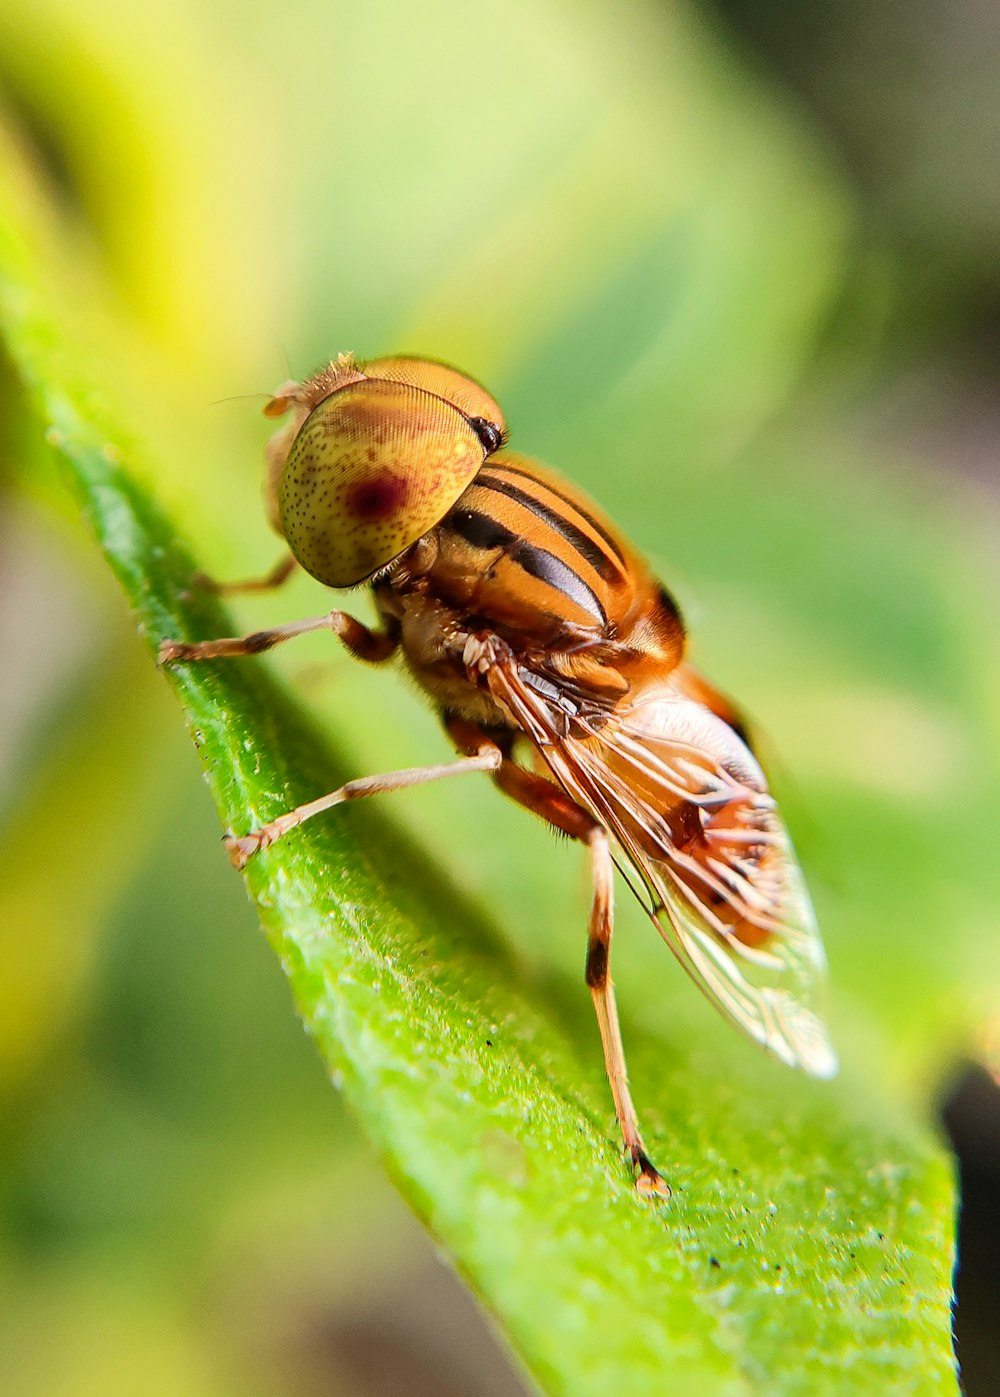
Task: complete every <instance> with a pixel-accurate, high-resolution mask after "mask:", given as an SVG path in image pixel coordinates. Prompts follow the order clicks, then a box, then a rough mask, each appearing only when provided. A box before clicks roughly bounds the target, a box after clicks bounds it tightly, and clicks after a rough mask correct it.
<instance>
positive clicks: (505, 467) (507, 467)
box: [476, 461, 628, 568]
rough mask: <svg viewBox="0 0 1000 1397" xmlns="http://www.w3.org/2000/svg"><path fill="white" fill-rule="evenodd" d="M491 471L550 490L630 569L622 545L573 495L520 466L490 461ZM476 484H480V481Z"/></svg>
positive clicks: (506, 462)
mask: <svg viewBox="0 0 1000 1397" xmlns="http://www.w3.org/2000/svg"><path fill="white" fill-rule="evenodd" d="M489 469H490V470H491V471H505V472H506V473H507V474H508V475H520V476H523V477H524V479H525V480H533V481H534V482H535V484H536V485H540V486H541V487H542V489H543V490H548V491H549V492H550V493H551V494H553V495H555V497H556V499H559V500H562V501H563V503H564V504H568V505H570V506H571V507H572V508H573V509H575V510H576V512H577V514H579V516H580V518H581V519H583V520H585V521H586V522H587V523H588V524H589V525H590V527H591V528H592V529H593V530H594V532H595V533H596V534H600V536H601V538H603V540H604V542H605V543H606V544H607V545H608V547H609V548H610V549H611V551H612V553H613V554H614V555H615V557H616V558H617V559H618V560H619V561H620V562H621V564H622V567H625V568H627V567H628V560H627V558H626V557H625V554H624V553H623V552H622V550H621V544H620V543H619V542H618V540H617V539H616V538H615V536H614V534H612V533H610V532H609V531H608V529H607V528H606V527H605V525H604V524H602V523H601V521H600V520H599V519H595V518H594V516H593V515H592V514H591V513H590V511H589V510H587V509H585V508H584V506H583V505H582V504H580V502H579V501H578V500H575V499H574V498H573V496H572V495H567V494H565V493H564V492H563V491H562V490H559V489H557V488H556V486H555V485H552V484H551V483H550V482H549V481H548V480H543V479H542V478H541V477H540V476H537V475H532V473H531V471H526V470H522V468H521V467H520V466H512V465H511V464H510V463H509V462H508V461H490V462H489ZM476 483H477V484H478V483H479V482H478V480H477V482H476Z"/></svg>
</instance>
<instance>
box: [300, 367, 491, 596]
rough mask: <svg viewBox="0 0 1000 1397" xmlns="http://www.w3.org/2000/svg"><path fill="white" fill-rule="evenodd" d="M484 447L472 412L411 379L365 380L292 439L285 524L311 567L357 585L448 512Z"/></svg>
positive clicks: (335, 582)
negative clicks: (471, 418) (412, 381)
mask: <svg viewBox="0 0 1000 1397" xmlns="http://www.w3.org/2000/svg"><path fill="white" fill-rule="evenodd" d="M485 456H486V448H485V447H484V445H483V442H482V441H481V439H480V437H479V434H478V433H477V432H476V430H475V428H474V427H473V426H472V425H471V423H470V422H469V420H468V418H467V417H466V415H465V414H464V413H463V412H462V411H460V410H459V408H457V407H455V406H453V405H452V404H451V403H450V402H445V401H444V400H443V399H442V398H440V397H437V396H436V395H435V394H433V393H429V392H427V391H425V390H424V389H422V388H417V387H414V386H413V385H412V384H408V383H400V382H390V381H389V380H386V379H377V378H366V379H362V380H361V381H359V382H356V383H351V384H348V385H347V386H346V387H344V388H341V389H339V390H338V391H336V392H334V393H332V394H331V395H330V396H329V397H328V398H325V399H324V400H323V402H321V403H320V404H319V405H318V406H317V407H316V408H315V409H314V410H313V411H312V412H311V413H310V415H309V416H308V417H307V418H306V420H305V422H304V423H303V425H302V428H301V430H300V431H299V433H298V435H297V436H296V438H295V440H294V442H293V443H292V446H291V450H290V451H289V453H288V459H287V462H286V463H285V468H284V471H283V473H282V478H281V487H280V509H281V526H282V531H283V533H284V535H285V538H286V539H287V540H288V546H289V547H290V548H291V550H292V552H293V553H294V555H295V557H296V558H297V559H298V560H299V562H300V563H301V564H302V566H303V567H304V568H305V570H306V571H307V572H309V573H311V574H312V575H313V577H315V578H317V579H318V580H319V581H320V582H324V583H326V585H327V586H328V587H352V586H354V585H355V584H356V583H358V582H363V581H364V580H365V579H366V578H368V577H370V576H371V575H372V573H374V572H377V571H378V569H379V568H381V567H385V565H386V564H387V563H390V562H392V561H393V559H394V558H398V557H399V555H400V554H401V553H403V552H405V550H406V549H407V548H409V547H410V545H411V544H413V543H416V541H417V539H418V538H420V537H421V535H422V534H425V533H426V532H427V530H428V529H431V528H433V527H434V525H435V524H437V523H438V522H439V521H440V520H441V519H443V518H444V516H445V514H447V512H448V510H449V509H450V508H451V506H452V505H453V504H454V503H455V501H456V500H457V499H458V497H459V495H461V493H462V492H463V490H465V488H466V486H467V485H468V484H469V483H470V482H471V481H472V479H473V477H474V476H475V474H476V472H477V471H478V470H479V468H480V467H481V466H482V464H483V461H484V459H485Z"/></svg>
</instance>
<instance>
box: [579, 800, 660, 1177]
mask: <svg viewBox="0 0 1000 1397" xmlns="http://www.w3.org/2000/svg"><path fill="white" fill-rule="evenodd" d="M587 845H588V848H589V850H590V867H591V872H592V874H593V878H594V902H593V906H592V908H591V912H590V927H589V932H590V936H589V940H588V942H587V985H588V986H589V988H590V993H591V997H592V998H593V1001H594V1009H595V1010H596V1012H597V1023H598V1026H599V1028H600V1030H601V1043H602V1045H603V1047H604V1065H605V1068H606V1069H607V1073H608V1081H609V1082H610V1083H611V1095H612V1096H613V1097H614V1101H615V1114H616V1115H617V1117H618V1124H619V1125H620V1126H621V1132H622V1137H623V1138H624V1141H625V1148H626V1149H627V1150H628V1152H629V1156H630V1158H631V1160H632V1168H633V1171H634V1173H635V1186H636V1188H637V1189H638V1191H639V1192H640V1193H641V1194H644V1195H646V1196H647V1197H652V1196H654V1195H655V1196H658V1197H660V1198H669V1197H670V1185H669V1184H668V1183H667V1182H666V1180H665V1179H663V1178H662V1177H661V1176H660V1174H659V1173H658V1172H657V1170H656V1169H654V1167H653V1164H652V1162H651V1160H650V1158H649V1155H648V1154H647V1153H646V1146H645V1144H644V1143H643V1139H642V1135H641V1134H640V1131H639V1120H638V1117H637V1115H636V1112H635V1106H634V1105H633V1102H632V1094H631V1092H630V1091H629V1089H628V1070H627V1068H626V1065H625V1048H624V1045H623V1044H622V1033H621V1027H620V1025H619V1023H618V1006H617V1004H616V1003H615V991H614V986H613V985H612V983H611V973H610V971H611V933H612V930H613V927H614V864H613V863H612V861H611V847H610V845H609V844H608V836H607V833H606V831H605V830H603V829H602V828H601V827H600V826H599V825H596V826H595V827H594V829H593V830H592V831H591V834H590V837H589V839H588V840H587Z"/></svg>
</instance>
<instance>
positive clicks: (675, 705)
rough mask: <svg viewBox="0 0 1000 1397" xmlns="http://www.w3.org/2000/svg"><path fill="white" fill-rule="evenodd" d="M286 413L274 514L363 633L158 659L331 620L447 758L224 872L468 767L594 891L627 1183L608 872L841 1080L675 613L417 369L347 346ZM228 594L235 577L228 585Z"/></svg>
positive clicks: (744, 1014) (779, 889) (729, 746)
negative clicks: (572, 863)
mask: <svg viewBox="0 0 1000 1397" xmlns="http://www.w3.org/2000/svg"><path fill="white" fill-rule="evenodd" d="M264 412H265V414H266V415H267V416H269V417H282V416H287V415H289V414H290V418H289V421H288V423H287V425H285V426H284V427H282V428H281V429H280V430H279V431H278V432H277V433H276V434H275V435H274V436H273V437H272V439H271V440H270V442H269V443H268V445H267V448H266V452H265V454H266V462H267V469H266V497H267V510H268V516H269V519H270V522H271V524H272V525H273V527H274V528H275V529H276V531H277V532H278V533H279V534H280V535H281V536H282V537H283V538H284V539H285V540H286V542H287V544H288V548H289V550H290V555H289V556H288V557H287V559H286V560H285V561H284V562H283V563H282V564H281V565H280V566H279V567H278V568H276V569H275V570H274V571H273V572H272V573H271V574H270V575H269V576H268V577H267V578H262V579H260V580H259V581H258V582H256V583H250V584H244V586H245V587H260V586H267V585H276V584H277V583H278V582H280V581H281V580H283V578H284V577H286V576H287V575H288V574H289V573H290V572H291V571H292V569H293V568H294V567H295V565H296V563H298V564H299V565H301V566H302V567H303V568H304V569H305V570H306V572H308V573H310V574H312V576H313V577H315V578H316V579H318V581H320V582H322V583H324V584H325V585H326V586H328V587H334V588H347V587H354V586H357V585H359V584H361V583H367V584H368V585H369V586H370V587H371V588H372V592H373V594H374V598H375V603H376V606H377V609H378V613H379V616H380V625H379V627H378V628H377V629H371V628H369V627H368V626H365V625H363V624H362V623H361V622H360V621H357V620H355V618H354V617H352V616H350V615H348V614H347V613H346V612H344V611H340V610H334V611H331V612H329V613H328V614H327V615H325V616H319V617H316V618H313V619H310V620H304V621H297V622H293V623H291V624H289V625H284V626H278V627H275V628H274V629H273V630H266V631H258V632H256V633H254V634H251V635H246V636H243V637H240V638H231V639H222V640H208V641H203V642H200V643H188V642H184V641H178V640H165V641H163V643H162V645H161V647H160V658H161V661H163V662H164V663H176V662H178V661H186V660H209V659H215V658H218V657H222V656H230V655H256V654H259V653H260V652H261V651H263V650H268V649H270V648H271V647H272V646H274V645H277V644H280V643H281V642H283V641H286V640H289V639H291V638H292V637H293V636H297V635H302V634H304V633H305V632H307V631H317V630H328V631H332V632H333V634H334V635H335V636H337V637H339V639H340V640H341V642H342V643H343V644H344V645H345V646H346V647H347V649H348V650H349V651H350V652H351V653H352V654H353V655H355V656H356V657H357V658H359V659H362V660H367V661H370V662H373V663H382V662H384V661H386V660H388V659H389V658H390V656H392V655H393V654H394V653H395V652H396V651H397V650H399V651H401V652H402V656H403V659H404V661H405V662H406V664H407V666H408V667H409V669H410V671H411V673H412V674H413V676H414V677H415V678H416V680H417V681H418V682H419V683H420V685H421V686H422V687H423V688H424V689H425V690H426V691H427V693H428V694H429V696H430V698H431V700H432V701H433V703H434V705H435V706H436V708H437V709H438V711H439V713H440V715H441V719H442V721H443V724H444V727H445V729H446V731H447V733H448V736H449V737H450V739H451V740H452V742H453V743H454V744H455V747H456V748H457V750H458V752H459V753H460V754H461V756H460V757H459V759H458V760H457V761H454V762H450V763H445V764H442V765H438V766H428V767H420V768H414V769H412V770H408V771H398V772H393V773H390V774H388V775H383V776H368V777H362V778H361V779H359V780H354V781H350V782H348V784H347V785H346V786H343V787H341V789H339V790H337V791H333V792H331V793H330V794H328V795H322V796H320V797H319V798H318V799H316V800H312V801H310V802H309V803H308V804H305V805H301V806H299V807H298V808H296V809H294V810H289V811H288V812H286V813H285V814H283V815H279V816H278V817H277V819H274V820H271V821H270V822H269V823H268V824H266V825H263V826H261V827H260V828H259V829H254V830H251V831H250V832H249V833H248V834H245V835H242V836H238V837H237V836H235V835H229V836H227V838H226V845H227V848H228V850H229V853H230V857H231V859H232V861H233V863H234V864H235V865H236V867H238V868H242V867H243V866H244V865H245V864H246V862H247V860H248V859H250V858H251V857H253V856H254V855H255V854H257V853H258V852H259V851H260V850H262V849H266V848H267V847H268V846H269V845H271V844H273V843H274V841H275V840H276V839H279V838H281V837H282V836H283V835H285V834H287V833H288V832H289V831H290V830H292V829H294V828H295V827H296V826H297V825H300V824H301V823H302V822H303V821H304V820H308V819H311V818H312V817H313V816H314V815H318V814H320V813H321V812H322V811H325V810H328V809H330V807H331V806H334V805H338V804H340V803H341V802H343V801H346V800H353V799H357V798H358V797H361V796H370V795H376V794H378V793H380V792H383V791H390V790H398V789H400V788H402V787H405V786H415V785H418V784H421V783H423V782H427V781H436V780H439V779H441V778H443V777H446V776H452V775H457V774H460V773H463V772H488V773H489V774H490V776H491V777H492V779H493V781H494V782H495V783H496V785H497V786H498V787H499V788H500V790H502V791H504V792H505V793H506V794H507V795H508V796H510V797H512V798H513V799H514V800H515V801H517V802H518V803H519V804H520V805H523V806H525V807H526V808H527V809H528V810H531V811H533V812H534V813H535V814H536V815H539V816H541V818H542V819H543V820H546V821H547V822H548V823H549V824H550V825H552V826H554V827H555V829H556V830H559V831H561V832H562V833H564V834H567V835H570V836H571V837H572V838H574V839H578V840H579V841H580V842H581V843H583V844H584V845H585V846H586V848H587V850H588V853H589V858H590V868H591V873H592V878H593V889H594V892H593V904H592V909H591V913H590V924H589V939H588V945H587V958H586V981H587V984H588V986H589V988H590V992H591V995H592V996H593V1001H594V1007H595V1009H596V1011H597V1020H598V1024H599V1027H600V1033H601V1041H602V1044H603V1048H604V1061H605V1066H606V1069H607V1074H608V1080H609V1082H610V1085H611V1093H612V1096H613V1098H614V1105H615V1112H616V1115H617V1117H618V1123H619V1125H620V1127H621V1132H622V1136H623V1139H624V1144H625V1148H626V1150H627V1152H628V1154H629V1157H630V1159H631V1163H632V1171H633V1177H634V1179H635V1183H636V1187H637V1188H638V1190H639V1191H640V1192H641V1193H643V1194H646V1195H650V1196H655V1195H659V1196H661V1197H667V1196H669V1193H670V1190H669V1187H668V1186H667V1184H666V1183H665V1182H664V1180H663V1179H662V1177H661V1176H660V1174H659V1173H658V1172H657V1170H656V1169H655V1168H654V1166H653V1164H652V1162H651V1161H650V1158H649V1156H648V1154H647V1151H646V1146H645V1144H644V1142H643V1138H642V1135H641V1133H640V1130H639V1123H638V1119H637V1116H636V1111H635V1107H634V1105H633V1103H632V1098H631V1095H630V1093H629V1088H628V1081H627V1075H626V1067H625V1054H624V1049H623V1046H622V1039H621V1032H620V1029H619V1024H618V1013H617V1009H616V1005H615V997H614V992H613V988H612V984H611V978H610V973H609V968H610V950H611V934H612V916H613V912H612V908H613V873H614V865H615V861H616V859H617V860H620V859H624V860H625V861H626V862H627V864H629V865H631V867H632V868H633V869H634V870H635V871H636V872H637V873H638V875H639V878H640V880H641V884H642V890H643V893H644V898H643V901H644V905H645V906H646V910H647V912H648V914H649V916H650V917H651V918H652V920H653V922H654V923H655V924H656V926H657V928H658V930H659V931H660V933H661V934H662V936H663V938H664V940H665V941H666V942H667V945H668V946H669V947H670V949H671V950H672V951H673V953H674V955H675V956H676V957H677V959H678V960H679V961H680V963H681V965H682V966H683V968H684V969H685V970H686V971H687V973H688V974H689V975H690V976H691V978H692V979H693V980H694V981H695V982H696V984H698V985H699V986H700V988H701V989H702V990H704V992H705V993H706V994H707V995H708V997H709V999H711V1000H712V1002H713V1003H714V1004H715V1005H716V1007H717V1008H718V1009H720V1010H721V1011H722V1013H723V1014H725V1015H726V1016H727V1017H728V1018H729V1019H731V1020H732V1021H733V1022H734V1023H735V1024H737V1025H738V1026H739V1027H740V1028H741V1029H743V1030H744V1031H745V1032H746V1033H748V1034H749V1035H750V1037H751V1038H754V1039H756V1040H757V1042H759V1043H761V1044H763V1045H764V1046H765V1047H766V1048H768V1049H770V1050H771V1051H772V1052H773V1053H774V1054H775V1055H776V1056H777V1057H779V1058H781V1059H782V1060H783V1061H784V1062H786V1063H788V1064H790V1065H793V1066H798V1067H801V1068H804V1069H805V1070H806V1071H807V1072H810V1073H812V1074H814V1075H815V1076H817V1077H828V1076H831V1075H832V1074H833V1073H834V1072H835V1071H836V1066H837V1064H836V1058H835V1056H834V1053H833V1050H832V1048H831V1046H830V1043H829V1040H828V1038H827V1036H826V1032H825V1030H824V1027H823V1024H822V1022H821V1021H820V1019H819V1018H818V1017H817V1015H816V1013H815V1012H814V1011H813V1009H812V1008H811V1007H810V1000H811V996H812V991H813V990H814V988H815V986H816V984H817V982H818V981H819V980H820V979H821V978H822V974H823V970H824V956H823V948H822V944H821V942H820V939H819V934H818V931H817V928H816V923H815V920H814V917H813V912H812V908H811V906H810V902H809V898H808V895H807V893H806V890H805V887H804V885H803V882H802V878H801V874H800V872H799V868H798V865H797V863H796V861H795V856H794V854H793V851H792V848H791V845H790V843H789V839H788V836H787V834H786V832H785V828H784V825H783V824H782V821H781V817H780V815H779V813H778V810H777V807H776V805H775V802H774V800H773V798H772V797H771V795H770V794H769V792H768V788H767V782H766V779H765V776H764V773H763V772H762V770H761V768H760V766H759V764H758V762H757V760H756V758H755V757H754V755H753V752H752V750H751V748H750V745H749V742H748V739H747V736H746V733H745V730H744V727H743V725H742V723H741V720H740V718H739V716H738V714H737V712H736V711H735V710H734V708H733V707H732V705H731V704H730V703H729V701H728V700H727V699H726V698H725V697H723V696H722V695H721V694H720V693H719V692H718V691H717V690H716V689H714V688H713V687H712V685H711V684H709V683H708V681H707V680H705V679H704V678H703V677H702V676H701V675H700V674H698V673H697V672H696V671H695V670H694V669H692V668H691V667H690V666H689V665H688V664H687V663H686V662H685V660H684V645H685V634H684V627H683V624H682V621H681V617H680V613H679V611H678V608H677V606H676V604H675V603H674V601H673V599H672V597H671V596H670V595H669V593H668V592H667V591H666V590H665V589H664V588H663V587H662V586H660V585H659V583H658V582H657V581H656V579H655V578H654V577H653V575H652V573H651V572H650V570H649V568H648V566H647V564H646V563H645V562H644V560H643V559H642V558H641V557H640V555H639V554H638V553H637V552H636V550H635V549H634V548H633V547H632V545H631V544H630V543H629V542H628V541H627V540H626V539H625V538H623V537H622V536H621V534H620V533H619V532H618V530H617V529H616V528H615V527H614V525H613V524H612V523H611V522H610V521H609V520H608V519H607V518H606V517H605V516H604V515H603V514H602V513H601V511H600V510H599V509H598V508H597V507H596V506H595V505H594V504H592V503H591V501H590V500H588V499H587V498H585V497H584V495H583V494H582V493H581V492H580V491H579V490H577V489H576V487H575V486H573V485H570V484H569V483H568V482H567V481H565V480H563V479H562V478H561V477H560V476H558V475H556V474H555V473H554V472H552V471H550V470H547V469H545V468H544V467H542V466H541V465H539V464H537V463H536V462H535V461H533V460H531V459H529V458H528V457H526V456H521V455H518V454H516V453H515V452H512V451H509V450H507V449H506V440H507V429H506V424H505V421H504V416H503V413H502V412H501V410H500V407H499V406H498V404H497V403H496V402H495V401H494V399H493V398H492V397H491V396H490V395H489V393H487V392H486V390H485V389H484V388H483V387H481V385H480V384H478V383H476V382H475V381H474V380H472V379H470V378H467V377H466V376H465V375H464V374H461V373H459V372H458V371H457V370H455V369H452V368H449V367H447V366H445V365H443V364H439V363H435V362H432V361H428V360H424V359H417V358H407V357H393V358H385V359H378V360H375V361H373V362H370V363H367V364H364V363H360V362H358V361H356V360H355V359H354V358H353V356H350V355H341V356H340V357H339V358H338V359H336V360H335V361H334V362H332V363H331V364H330V365H329V367H328V368H325V369H323V370H321V371H320V372H319V373H317V374H316V375H315V376H314V377H312V378H310V379H308V380H306V381H305V382H302V383H295V382H288V383H285V384H283V385H282V386H281V388H279V389H278V390H277V392H276V393H275V395H274V397H273V398H272V399H271V401H270V402H269V403H268V405H267V406H266V407H265V409H264ZM238 586H239V584H237V587H238Z"/></svg>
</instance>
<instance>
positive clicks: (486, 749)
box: [223, 738, 503, 868]
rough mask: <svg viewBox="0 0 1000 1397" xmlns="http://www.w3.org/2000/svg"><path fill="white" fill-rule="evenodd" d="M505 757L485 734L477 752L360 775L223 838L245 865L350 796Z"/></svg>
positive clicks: (493, 764)
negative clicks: (245, 831) (437, 762)
mask: <svg viewBox="0 0 1000 1397" xmlns="http://www.w3.org/2000/svg"><path fill="white" fill-rule="evenodd" d="M502 761H503V755H502V753H501V751H500V749H499V747H497V746H496V745H495V744H494V743H492V742H490V741H489V739H488V738H484V739H483V740H482V742H481V743H480V747H479V751H478V752H475V753H473V754H472V755H470V756H467V757H461V758H459V760H458V761H457V762H442V763H441V764H440V765H439V766H414V767H408V768H407V769H405V770H403V771H389V772H385V773H384V774H382V775H380V776H361V777H359V778H358V779H357V780H354V781H348V782H347V784H346V785H344V786H341V787H340V788H339V789H338V790H336V791H330V793H329V794H328V795H325V796H320V797H319V798H318V799H317V800H310V801H307V802H306V804H305V805H297V806H296V807H295V809H294V810H287V811H286V812H285V813H284V814H283V815H279V816H278V817H277V819H275V820H270V821H269V822H268V823H267V824H266V825H261V827H260V828H259V829H255V830H251V831H250V833H249V834H245V835H243V836H242V837H239V836H237V835H235V834H227V835H226V837H225V840H224V841H223V842H224V844H225V846H226V849H227V850H228V852H229V857H230V860H231V861H232V863H233V865H234V866H235V867H236V868H243V867H244V866H245V865H246V863H247V860H248V859H250V858H252V856H253V855H254V854H256V853H257V852H258V851H259V850H260V849H266V848H267V847H268V846H269V845H271V844H273V843H274V842H275V840H276V839H280V838H281V836H282V835H283V834H287V833H288V831H289V830H290V829H295V828H296V826H297V825H301V824H302V823H303V821H304V820H311V819H312V817H313V816H314V815H320V814H322V812H323V811H324V810H329V809H331V807H333V806H334V805H342V804H343V803H344V802H345V801H348V800H359V799H361V798H362V797H363V796H375V795H382V794H383V793H384V792H387V791H401V790H405V789H406V788H407V787H408V786H423V785H425V784H426V783H427V782H428V781H441V780H443V779H444V778H445V777H446V776H463V775H465V773H466V772H472V771H496V769H497V768H498V767H499V765H500V763H501V762H502Z"/></svg>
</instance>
